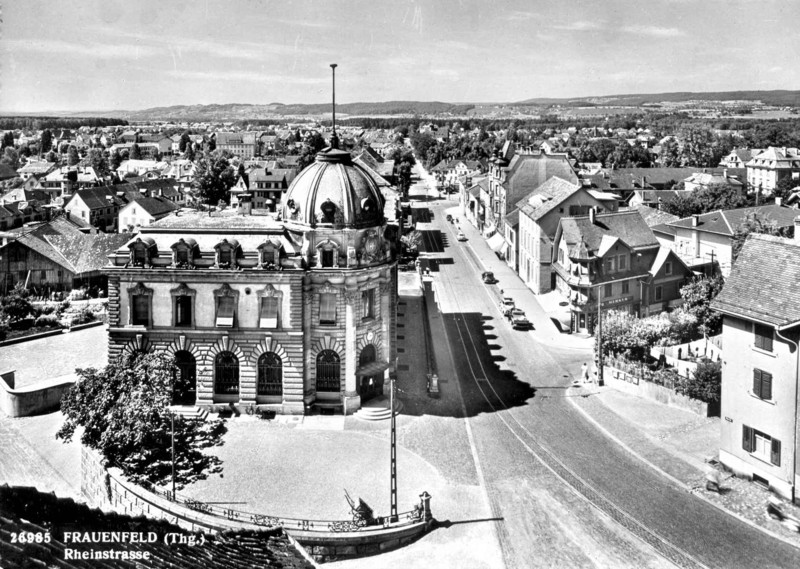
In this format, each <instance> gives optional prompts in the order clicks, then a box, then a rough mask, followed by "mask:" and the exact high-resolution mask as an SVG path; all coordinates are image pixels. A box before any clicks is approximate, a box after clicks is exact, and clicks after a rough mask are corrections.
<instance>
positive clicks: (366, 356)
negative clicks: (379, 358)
mask: <svg viewBox="0 0 800 569" xmlns="http://www.w3.org/2000/svg"><path fill="white" fill-rule="evenodd" d="M375 361H376V353H375V346H373V345H372V344H370V345H368V346H365V347H364V349H363V350H361V355H360V356H359V358H358V366H359V367H364V366H366V365H368V364H371V363H374V362H375ZM358 387H359V395H361V403H362V404H363V403H364V402H366V401H369V400H370V399H373V398H375V397H379V396H381V395H383V373H377V374H375V375H363V376H361V379H360V381H359V383H358Z"/></svg>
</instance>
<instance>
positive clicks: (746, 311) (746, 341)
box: [711, 217, 800, 503]
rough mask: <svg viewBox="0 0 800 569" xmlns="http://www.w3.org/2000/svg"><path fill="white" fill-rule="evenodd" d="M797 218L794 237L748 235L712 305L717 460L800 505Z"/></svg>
mask: <svg viewBox="0 0 800 569" xmlns="http://www.w3.org/2000/svg"><path fill="white" fill-rule="evenodd" d="M798 236H800V217H798V218H797V219H796V220H795V238H794V239H793V240H791V239H784V238H780V237H772V236H768V235H758V234H752V235H750V236H749V237H748V239H747V241H746V242H745V244H744V247H743V248H742V252H741V254H740V255H739V258H738V260H737V261H736V265H734V267H733V271H732V272H731V275H730V277H729V278H728V279H727V280H726V282H725V286H724V287H723V289H722V292H720V294H719V295H718V296H717V298H716V299H715V300H714V302H713V303H712V305H711V307H712V308H713V309H714V310H717V311H718V312H721V313H722V314H723V316H724V318H723V323H722V341H723V344H724V346H725V356H724V359H723V361H722V401H721V416H722V421H721V423H720V424H721V429H722V433H721V440H720V451H719V459H720V462H721V463H722V464H723V465H724V466H725V467H726V468H728V469H730V470H732V471H733V472H734V473H736V474H737V475H739V476H743V477H746V478H749V479H751V480H753V481H755V482H759V483H761V484H763V485H765V486H768V487H769V488H770V489H771V490H773V491H774V492H776V493H778V494H780V495H781V496H784V497H785V498H788V499H792V500H794V501H795V502H796V503H800V500H799V497H798V493H797V488H798V485H800V466H799V465H798V461H797V452H798V441H799V440H800V431H798V404H799V403H800V390H798V377H799V375H798V365H800V360H798V351H799V349H798V342H800V293H799V292H798V288H797V283H799V282H800V237H798Z"/></svg>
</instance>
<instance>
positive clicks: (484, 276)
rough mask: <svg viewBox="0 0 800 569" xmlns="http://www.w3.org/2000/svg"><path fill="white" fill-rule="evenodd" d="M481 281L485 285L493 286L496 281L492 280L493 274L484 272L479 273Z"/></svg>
mask: <svg viewBox="0 0 800 569" xmlns="http://www.w3.org/2000/svg"><path fill="white" fill-rule="evenodd" d="M481 280H482V281H483V282H485V283H486V284H494V283H496V282H497V279H496V278H494V273H493V272H492V271H484V272H483V273H481Z"/></svg>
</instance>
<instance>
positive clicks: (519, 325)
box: [510, 308, 531, 330]
mask: <svg viewBox="0 0 800 569" xmlns="http://www.w3.org/2000/svg"><path fill="white" fill-rule="evenodd" d="M510 318H511V327H512V328H513V329H514V330H527V329H528V328H530V327H531V322H530V320H528V317H527V316H525V312H524V311H523V310H521V309H519V308H514V309H513V310H512V311H511V316H510Z"/></svg>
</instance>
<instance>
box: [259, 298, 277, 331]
mask: <svg viewBox="0 0 800 569" xmlns="http://www.w3.org/2000/svg"><path fill="white" fill-rule="evenodd" d="M278 301H279V298H278V297H277V296H265V297H264V298H262V299H261V317H260V318H259V324H258V325H259V326H260V327H261V328H277V327H278V307H279V304H278Z"/></svg>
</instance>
